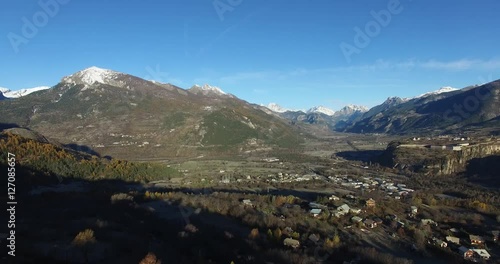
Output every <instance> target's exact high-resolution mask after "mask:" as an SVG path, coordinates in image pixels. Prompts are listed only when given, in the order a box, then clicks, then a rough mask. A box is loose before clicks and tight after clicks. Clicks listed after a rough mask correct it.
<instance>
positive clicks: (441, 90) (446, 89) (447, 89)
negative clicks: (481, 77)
mask: <svg viewBox="0 0 500 264" xmlns="http://www.w3.org/2000/svg"><path fill="white" fill-rule="evenodd" d="M457 90H458V89H457V88H453V87H451V86H444V87H441V88H439V90H436V91H433V92H428V93H424V94H421V95H419V96H417V97H415V98H423V97H427V96H431V95H438V94H443V93H449V92H453V91H457Z"/></svg>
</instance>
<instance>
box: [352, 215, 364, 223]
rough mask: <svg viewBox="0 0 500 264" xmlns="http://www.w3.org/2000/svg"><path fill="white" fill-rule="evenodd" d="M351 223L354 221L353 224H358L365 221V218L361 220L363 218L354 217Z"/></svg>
mask: <svg viewBox="0 0 500 264" xmlns="http://www.w3.org/2000/svg"><path fill="white" fill-rule="evenodd" d="M351 221H352V222H353V223H355V224H357V223H359V222H361V221H363V218H361V217H359V216H353V217H352V218H351Z"/></svg>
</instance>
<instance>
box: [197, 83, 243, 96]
mask: <svg viewBox="0 0 500 264" xmlns="http://www.w3.org/2000/svg"><path fill="white" fill-rule="evenodd" d="M188 91H189V92H190V93H193V94H198V95H199V94H201V95H205V96H208V97H212V98H217V97H220V96H222V97H232V98H234V96H233V95H231V94H228V93H226V92H224V91H223V90H222V89H221V88H219V87H216V86H211V85H208V84H204V85H198V84H195V85H194V86H193V87H191V88H189V90H188Z"/></svg>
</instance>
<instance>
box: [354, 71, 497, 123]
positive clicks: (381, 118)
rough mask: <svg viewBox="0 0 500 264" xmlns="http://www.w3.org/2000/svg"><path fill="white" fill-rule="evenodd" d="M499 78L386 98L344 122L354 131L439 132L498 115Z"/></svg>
mask: <svg viewBox="0 0 500 264" xmlns="http://www.w3.org/2000/svg"><path fill="white" fill-rule="evenodd" d="M499 95H500V80H499V81H494V82H491V83H488V84H485V85H481V86H473V87H467V88H466V89H462V90H452V91H448V92H446V93H433V94H428V95H426V96H423V97H417V98H414V99H411V100H404V99H401V98H389V99H388V100H387V101H386V102H384V103H383V104H381V105H379V106H376V107H374V108H372V109H370V110H369V111H368V112H366V113H365V114H364V115H362V116H361V117H360V118H359V119H357V120H355V121H354V122H352V123H351V124H349V125H347V126H346V129H345V131H347V132H355V133H362V132H364V133H441V132H443V131H447V130H452V129H457V128H461V127H465V126H468V125H477V124H484V123H486V122H488V121H490V120H492V119H495V118H497V117H498V116H500V107H498V106H499V105H500V99H499Z"/></svg>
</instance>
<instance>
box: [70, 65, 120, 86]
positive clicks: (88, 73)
mask: <svg viewBox="0 0 500 264" xmlns="http://www.w3.org/2000/svg"><path fill="white" fill-rule="evenodd" d="M120 75H124V74H123V73H119V72H116V71H113V70H108V69H101V68H98V67H95V66H92V67H90V68H87V69H85V70H82V71H79V72H77V73H75V74H72V75H70V76H66V77H64V78H63V79H62V80H61V82H63V83H70V84H83V85H85V87H87V86H90V85H92V84H94V83H102V84H111V85H114V86H119V87H121V86H122V85H120V82H119V81H117V80H116V79H117V77H119V76H120Z"/></svg>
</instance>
